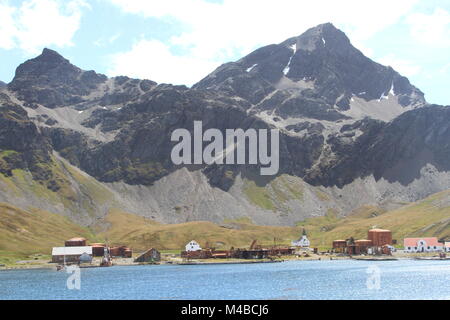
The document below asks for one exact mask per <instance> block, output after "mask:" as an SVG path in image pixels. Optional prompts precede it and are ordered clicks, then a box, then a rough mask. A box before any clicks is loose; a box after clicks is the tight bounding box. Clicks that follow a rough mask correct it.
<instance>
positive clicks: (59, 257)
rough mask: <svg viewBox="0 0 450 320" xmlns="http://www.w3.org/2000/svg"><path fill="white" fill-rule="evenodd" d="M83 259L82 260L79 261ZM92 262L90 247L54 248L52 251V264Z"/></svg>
mask: <svg viewBox="0 0 450 320" xmlns="http://www.w3.org/2000/svg"><path fill="white" fill-rule="evenodd" d="M81 257H83V258H82V259H80V258H81ZM88 258H90V260H92V247H54V248H53V250H52V262H54V263H62V262H64V261H65V262H71V263H73V262H76V263H78V262H88V260H89V259H88Z"/></svg>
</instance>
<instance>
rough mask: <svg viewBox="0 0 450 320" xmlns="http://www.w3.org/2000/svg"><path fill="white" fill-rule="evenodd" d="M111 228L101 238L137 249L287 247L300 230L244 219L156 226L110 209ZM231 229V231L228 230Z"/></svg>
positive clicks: (140, 218)
mask: <svg viewBox="0 0 450 320" xmlns="http://www.w3.org/2000/svg"><path fill="white" fill-rule="evenodd" d="M106 222H107V223H108V224H109V225H110V226H111V227H110V228H109V229H108V230H107V231H106V232H103V233H102V234H100V235H99V236H100V237H103V238H107V239H108V241H109V242H110V243H112V244H127V245H129V246H131V247H132V248H135V249H136V250H143V249H146V248H150V247H156V248H159V249H163V250H171V249H178V250H179V249H181V248H184V246H185V245H186V243H187V242H189V241H190V240H193V239H195V240H196V241H198V242H199V243H200V245H205V244H206V242H209V244H210V245H211V246H213V247H216V248H224V249H229V248H230V247H231V246H234V247H240V246H249V245H250V243H251V241H253V240H254V239H258V242H259V243H260V244H268V245H270V244H273V242H274V238H276V242H277V243H278V244H288V243H290V241H291V240H292V239H293V238H296V237H298V234H299V231H300V229H299V228H293V227H267V226H256V225H253V224H251V223H249V222H248V221H247V220H246V219H240V220H238V221H227V223H226V224H224V226H219V225H217V224H214V223H212V222H207V221H195V222H187V223H181V224H159V223H156V222H154V221H152V220H148V219H145V218H142V217H138V216H136V215H133V214H128V213H124V212H120V211H117V210H112V211H111V212H110V214H109V215H108V216H107V218H106ZM231 227H232V228H233V229H231Z"/></svg>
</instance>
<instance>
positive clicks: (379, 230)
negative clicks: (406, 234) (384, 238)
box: [369, 229, 391, 232]
mask: <svg viewBox="0 0 450 320" xmlns="http://www.w3.org/2000/svg"><path fill="white" fill-rule="evenodd" d="M369 232H391V230H386V229H370V230H369Z"/></svg>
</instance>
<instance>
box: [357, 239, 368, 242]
mask: <svg viewBox="0 0 450 320" xmlns="http://www.w3.org/2000/svg"><path fill="white" fill-rule="evenodd" d="M355 242H372V240H367V239H361V240H356V241H355Z"/></svg>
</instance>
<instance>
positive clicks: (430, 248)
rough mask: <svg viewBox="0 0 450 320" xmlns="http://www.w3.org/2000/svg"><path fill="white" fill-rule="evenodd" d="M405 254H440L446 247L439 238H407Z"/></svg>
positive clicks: (404, 241) (405, 240)
mask: <svg viewBox="0 0 450 320" xmlns="http://www.w3.org/2000/svg"><path fill="white" fill-rule="evenodd" d="M403 243H404V247H405V248H404V251H405V252H440V251H442V250H443V248H444V246H443V244H442V243H440V242H438V238H436V237H432V238H405V239H404V240H403Z"/></svg>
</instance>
